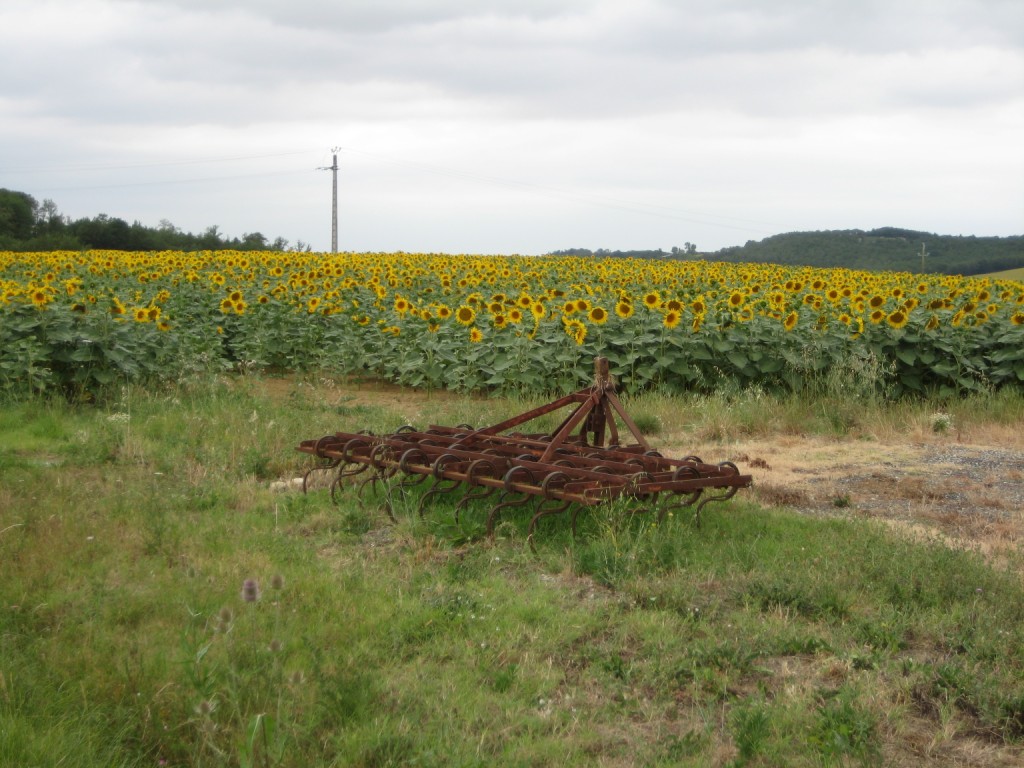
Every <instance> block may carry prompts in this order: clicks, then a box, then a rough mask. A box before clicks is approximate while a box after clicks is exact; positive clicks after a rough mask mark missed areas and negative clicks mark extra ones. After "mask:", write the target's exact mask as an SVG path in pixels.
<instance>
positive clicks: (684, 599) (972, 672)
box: [0, 378, 1024, 767]
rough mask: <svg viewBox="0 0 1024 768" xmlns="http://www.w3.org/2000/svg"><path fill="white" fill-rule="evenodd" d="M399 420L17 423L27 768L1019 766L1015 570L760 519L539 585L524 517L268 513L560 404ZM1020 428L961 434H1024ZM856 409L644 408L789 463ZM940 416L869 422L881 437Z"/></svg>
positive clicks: (386, 408)
mask: <svg viewBox="0 0 1024 768" xmlns="http://www.w3.org/2000/svg"><path fill="white" fill-rule="evenodd" d="M364 386H366V387H368V388H370V389H372V388H373V386H374V385H372V384H367V385H364ZM393 394H394V396H393V397H392V396H391V395H390V394H389V396H388V397H386V398H380V403H381V404H371V405H367V404H365V403H363V402H361V401H360V399H359V398H356V397H353V396H352V388H351V387H349V388H346V387H345V386H339V385H338V384H337V383H336V382H332V381H329V380H326V379H316V380H314V379H309V380H300V379H293V380H288V381H285V382H280V381H278V382H270V383H268V382H266V381H263V380H260V379H256V378H252V379H249V378H240V379H232V380H226V379H220V380H217V381H213V382H207V381H201V382H197V383H194V384H190V385H181V386H178V387H174V388H170V389H166V390H161V391H145V390H142V389H136V388H126V389H124V390H121V391H120V392H119V393H117V392H115V394H114V396H113V397H112V398H111V399H110V400H109V401H105V404H104V405H99V406H91V407H72V406H68V405H66V404H64V403H62V402H60V401H48V400H30V401H27V402H25V401H22V402H18V403H7V404H5V405H2V406H0V435H2V436H3V440H2V441H0V765H11V766H15V765H18V766H37V765H38V766H50V765H62V766H83V767H84V766H97V765H102V766H222V765H238V766H320V765H337V766H389V765H394V766H399V765H426V766H477V765H479V766H484V765H488V766H491V765H514V766H545V765H559V766H593V765H599V766H632V765H651V766H658V765H662V766H670V765H671V766H678V765H683V766H686V765H690V766H709V765H710V766H716V765H717V766H745V765H747V766H776V765H787V766H819V765H868V766H871V765H906V766H916V765H922V764H928V765H939V766H955V765H978V766H1003V765H1006V766H1009V765H1017V764H1019V761H1020V760H1021V759H1024V752H1022V750H1021V744H1022V742H1024V672H1022V668H1024V623H1022V619H1024V586H1022V582H1021V578H1020V577H1021V573H1022V572H1024V569H1022V565H1024V562H1022V560H1021V558H1020V553H1019V552H1016V553H1010V554H1009V555H1008V556H1006V557H1003V558H1001V559H1000V562H999V563H998V564H995V563H993V562H988V561H986V560H985V559H984V558H983V557H982V556H981V555H980V554H979V553H977V552H972V551H970V549H952V548H949V547H947V546H945V545H944V544H943V543H941V542H940V541H939V540H938V539H934V540H930V539H927V538H921V537H914V538H906V537H901V536H898V535H896V534H894V533H892V532H891V531H890V530H889V529H887V528H884V527H883V526H881V525H880V524H877V523H874V522H871V521H869V520H863V519H858V518H857V517H856V516H855V515H844V514H842V512H843V510H838V509H837V510H836V514H834V515H830V516H809V515H805V514H800V513H797V512H795V511H792V510H787V509H784V508H782V509H770V510H768V509H763V508H760V507H758V506H757V505H756V504H755V503H754V502H753V501H752V498H753V496H752V495H751V494H747V493H741V494H740V495H739V496H738V497H737V498H736V499H735V500H733V501H732V502H729V503H728V504H725V505H719V506H717V507H716V506H711V507H709V508H708V509H707V510H706V511H705V514H704V519H703V524H702V526H701V527H699V528H697V527H694V526H693V525H692V523H691V522H690V521H689V520H688V519H686V518H685V517H683V516H680V515H678V514H677V516H676V517H675V518H673V519H671V520H669V521H667V523H666V524H665V525H662V526H655V525H653V524H652V521H651V519H650V518H648V517H645V516H643V515H630V514H628V511H627V510H626V509H624V508H622V507H615V506H613V507H609V508H605V509H601V510H599V511H595V512H593V513H589V514H587V515H585V516H584V517H583V521H584V522H583V525H582V529H581V531H580V535H579V536H578V537H577V538H576V539H573V538H572V537H571V535H570V532H569V530H568V525H567V524H566V523H565V522H564V521H562V520H561V519H558V518H556V519H555V520H554V521H552V522H551V523H550V524H549V525H548V526H546V527H545V528H544V530H543V531H541V534H540V535H539V536H538V541H537V552H536V554H534V553H532V552H531V551H530V549H529V547H527V546H526V545H525V542H524V534H525V527H526V521H525V518H523V519H517V518H515V517H507V518H506V519H505V521H504V522H503V523H502V525H501V526H500V528H499V531H498V535H497V537H496V539H495V540H494V541H487V540H485V539H481V538H480V536H479V534H480V532H481V527H482V520H483V517H484V515H485V513H486V510H487V506H486V505H482V506H479V507H475V508H471V509H470V510H469V512H468V513H467V514H465V515H463V516H462V517H461V518H460V520H459V522H456V521H455V519H454V517H453V514H452V506H453V504H454V501H453V500H451V499H444V500H441V501H439V502H438V503H437V504H435V505H433V506H431V507H430V508H429V509H428V510H427V513H426V514H425V516H424V517H423V518H422V519H421V518H420V517H419V516H418V515H417V514H416V512H415V509H416V504H417V497H416V496H415V495H411V496H402V495H400V494H397V493H396V494H394V495H393V496H392V501H393V503H394V506H395V511H396V516H397V522H396V523H391V522H390V521H389V520H388V518H387V516H386V515H384V514H383V513H382V512H381V511H380V509H379V507H380V504H381V502H382V501H383V496H382V495H381V494H382V492H379V491H378V493H377V495H374V494H373V493H372V492H370V491H369V489H367V491H366V492H365V493H364V494H363V496H362V498H360V497H359V496H358V495H357V494H356V493H355V491H354V489H350V490H348V491H346V492H345V493H343V494H341V496H340V497H339V503H338V504H337V505H335V504H333V503H332V502H331V500H330V498H329V496H328V494H327V492H326V491H325V490H314V491H313V492H311V493H309V494H308V495H302V494H300V493H295V492H286V493H275V492H274V491H272V490H271V485H272V483H274V482H275V481H278V480H280V479H282V478H283V479H288V478H291V477H294V476H295V475H296V474H298V473H299V472H300V470H301V469H302V467H304V466H305V465H306V457H304V456H303V455H301V454H299V453H297V452H295V451H294V446H295V445H296V444H297V443H298V442H299V440H301V439H304V438H310V437H317V436H319V435H321V434H326V433H330V432H333V431H335V430H339V429H345V430H352V431H354V430H358V429H361V428H369V429H372V430H375V431H378V432H379V431H386V430H391V429H393V428H395V427H396V426H398V425H399V424H402V423H405V422H407V421H414V422H416V423H418V424H421V425H423V424H426V423H431V422H432V423H452V424H454V423H459V422H463V421H468V422H471V423H477V424H480V423H488V422H490V423H493V422H496V421H498V420H499V419H500V418H502V417H504V416H509V415H512V414H514V413H518V412H520V411H522V410H524V409H525V408H526V407H529V406H530V405H532V403H530V402H527V401H518V400H505V399H484V398H469V397H453V396H449V395H446V394H444V393H435V394H433V395H430V396H417V398H416V399H415V401H413V400H412V399H411V398H403V396H402V394H401V392H400V391H399V392H397V393H393ZM1001 402H1002V404H1001V405H998V407H999V408H1002V409H1003V410H1001V411H1000V410H994V409H995V408H996V407H997V406H993V405H991V404H988V405H986V404H985V401H983V400H982V399H978V400H976V401H972V402H964V403H961V404H960V405H959V406H958V410H957V411H956V413H955V416H954V418H955V419H956V420H957V422H958V423H959V424H963V425H965V426H966V425H969V424H970V420H971V419H974V420H975V422H976V423H979V424H980V423H981V422H984V421H985V420H991V421H992V422H1000V421H1006V420H1007V418H1011V417H1012V418H1017V416H1015V415H1013V414H1019V413H1020V408H1021V402H1020V398H1019V396H1017V398H1016V399H1012V398H1007V397H1004V398H1003V400H1002V401H1001ZM386 403H390V404H386ZM842 405H843V404H842V403H841V402H839V401H835V402H830V401H827V400H822V401H818V402H807V401H806V400H800V399H797V398H792V399H787V400H775V399H772V398H769V397H767V396H765V395H763V394H761V393H748V394H735V395H734V396H732V397H731V398H717V399H716V398H713V397H710V398H709V397H707V396H704V397H702V398H701V399H700V400H699V402H698V401H697V400H696V399H686V398H668V397H658V396H652V395H648V396H645V397H644V398H642V399H640V400H632V401H630V400H627V407H628V408H630V409H631V411H632V412H633V413H634V414H635V415H637V416H638V417H639V420H640V421H641V422H642V423H645V424H647V425H648V428H649V429H651V430H652V431H653V432H654V433H655V434H653V435H652V439H653V440H655V442H656V441H657V427H656V425H657V424H658V423H659V422H664V421H665V420H666V419H667V418H669V417H670V416H671V415H672V414H680V413H685V414H686V418H685V422H686V423H685V430H688V434H692V435H697V434H702V435H707V434H712V433H715V432H717V431H719V430H721V429H723V428H724V429H729V428H739V427H738V426H737V425H739V424H743V429H747V430H761V431H762V432H764V433H765V434H772V433H773V431H774V430H779V429H782V430H789V431H790V434H792V433H793V430H795V429H796V427H795V426H794V425H799V429H802V430H805V431H810V432H829V431H834V430H835V429H836V422H835V420H834V418H830V414H834V413H835V412H836V410H837V409H839V408H840V407H842ZM943 407H945V408H947V409H949V408H950V406H949V404H948V403H947V404H943ZM913 409H916V412H915V413H916V414H917V415H916V416H915V415H914V414H913V413H909V411H911V410H913ZM935 409H936V405H935V404H934V403H928V402H923V403H920V404H918V405H912V404H908V403H901V404H898V405H886V404H885V403H874V404H871V405H870V406H867V407H862V408H860V409H859V411H858V416H857V418H859V419H860V428H862V429H864V430H865V431H870V430H871V429H872V427H873V426H878V427H879V429H878V431H879V432H880V433H882V432H885V430H886V429H896V428H898V427H897V426H896V425H899V424H904V423H906V422H908V421H912V420H913V419H914V418H917V417H921V418H922V419H927V414H929V413H930V412H932V411H934V410H935ZM1011 415H1013V416H1011ZM678 418H682V417H678ZM744 419H745V420H746V421H745V422H744V421H742V420H744ZM723 425H724V426H723ZM880 449H881V450H884V446H880ZM708 458H710V457H708Z"/></svg>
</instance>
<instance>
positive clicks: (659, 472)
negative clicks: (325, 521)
mask: <svg viewBox="0 0 1024 768" xmlns="http://www.w3.org/2000/svg"><path fill="white" fill-rule="evenodd" d="M595 374H596V375H595V380H594V384H593V385H592V386H591V387H588V388H586V389H582V390H580V391H578V392H575V393H573V394H571V395H567V396H565V397H562V398H559V399H558V400H554V401H552V402H550V403H548V404H547V405H544V406H541V407H539V408H535V409H533V410H531V411H527V412H525V413H522V414H520V415H518V416H515V417H513V418H511V419H508V420H506V421H503V422H500V423H498V424H495V425H493V426H490V427H485V428H483V429H474V428H473V427H471V426H469V425H466V424H461V425H459V426H456V427H441V426H430V427H428V428H427V429H426V431H423V432H420V431H417V430H416V429H415V428H414V427H411V426H405V427H402V428H400V429H398V430H397V431H396V432H394V433H392V434H387V435H374V434H370V433H362V432H360V433H347V432H338V433H336V434H333V435H327V436H325V437H321V438H319V439H317V440H305V441H303V442H302V443H301V444H300V445H299V446H298V450H299V451H302V452H304V453H308V454H311V455H313V456H316V457H317V458H319V459H321V460H323V462H324V463H323V464H321V465H320V466H317V467H314V468H312V469H310V470H309V471H308V472H307V473H306V476H305V477H304V478H303V489H304V490H305V488H306V480H307V479H308V477H309V474H310V473H311V472H315V471H334V472H335V473H336V474H335V477H334V479H333V481H332V483H331V497H332V498H334V496H335V493H336V491H337V490H338V489H339V488H340V487H341V486H342V485H343V484H345V483H347V482H350V478H354V477H356V476H357V475H361V474H364V473H366V477H365V478H362V482H361V484H360V486H359V491H358V492H359V493H362V490H363V488H365V486H366V485H371V486H376V484H377V483H378V482H380V483H382V484H383V485H384V487H385V488H386V489H387V490H388V492H389V495H388V498H389V500H390V490H391V488H392V486H393V485H395V484H397V486H398V487H401V488H406V487H409V486H412V485H418V484H420V483H422V482H425V481H430V483H431V484H430V487H429V488H428V490H427V491H426V492H425V493H423V494H422V496H421V497H420V502H419V513H420V514H421V515H422V514H423V513H424V509H425V507H426V505H427V504H428V503H430V501H431V500H432V499H434V498H436V497H437V496H438V495H440V494H445V493H453V492H456V491H457V490H458V489H459V488H464V491H463V495H462V497H461V498H460V499H459V501H458V502H457V503H456V505H455V516H456V520H457V519H458V515H459V512H460V511H461V510H463V509H464V508H465V507H466V505H467V504H469V503H470V502H471V501H474V500H476V499H482V498H485V497H490V496H494V495H495V494H496V495H497V496H496V499H497V500H496V502H495V503H494V505H493V506H492V507H491V509H490V512H489V513H488V515H487V534H488V536H493V534H494V527H495V523H496V521H497V520H498V518H499V516H500V515H501V514H502V512H505V511H506V510H512V509H516V508H522V507H526V506H527V505H529V504H530V502H531V501H532V502H533V505H534V506H533V514H532V517H531V519H530V524H529V529H528V538H529V540H530V542H531V544H532V542H533V534H534V531H535V529H536V527H537V523H538V521H539V520H541V519H542V518H544V517H548V516H550V515H556V514H560V513H562V512H565V511H566V510H568V509H569V508H570V507H573V511H572V515H571V525H572V530H573V533H574V534H575V532H576V517H577V515H578V514H579V512H580V510H581V509H584V508H588V507H593V506H595V505H598V504H602V503H607V502H610V501H612V500H615V499H620V498H624V499H635V500H638V501H639V502H640V509H642V510H648V511H653V512H654V513H655V514H656V515H657V516H658V520H659V521H661V520H662V519H664V518H665V516H666V515H667V514H668V513H669V512H670V511H672V510H674V509H681V508H686V507H690V506H692V505H694V504H696V507H695V508H694V519H695V521H697V522H698V523H699V521H700V513H701V510H702V509H703V508H704V506H705V505H707V504H709V503H711V502H714V501H725V500H727V499H730V498H732V497H733V496H734V495H735V494H736V492H737V491H738V490H739V489H740V488H745V487H747V486H749V485H750V482H751V477H750V475H744V474H741V473H740V471H739V469H738V468H737V467H736V465H735V464H733V463H732V462H728V461H725V462H722V463H720V464H707V463H705V462H703V461H702V460H701V459H699V458H697V457H696V456H687V457H685V458H682V459H670V458H666V457H665V456H662V455H661V454H660V453H658V452H657V451H654V450H651V447H650V446H649V445H648V443H647V441H646V440H645V439H644V437H643V435H641V434H640V430H639V429H638V428H637V426H636V424H634V422H633V421H632V419H630V417H629V415H628V414H627V413H626V411H625V410H624V408H623V407H622V403H621V402H620V401H619V399H618V398H617V397H616V395H615V392H614V384H613V382H612V379H611V378H610V376H609V375H608V361H607V360H606V359H605V358H601V357H599V358H597V359H596V361H595ZM572 405H575V406H576V408H574V409H573V410H572V412H571V413H570V414H569V415H568V416H567V417H565V419H564V420H563V421H562V422H561V424H559V425H558V427H556V428H555V429H554V430H553V431H552V432H550V433H542V434H530V433H524V432H520V431H510V430H515V429H516V428H517V427H520V426H522V425H524V424H526V423H527V422H530V421H532V420H533V419H536V418H537V417H539V416H542V415H544V414H547V413H551V412H553V411H557V410H560V409H563V408H566V407H568V406H572ZM616 416H617V417H618V419H619V420H621V422H622V423H623V424H624V425H625V427H626V429H628V431H629V433H630V434H631V435H632V438H633V439H634V440H635V443H631V444H629V445H621V444H620V442H619V431H618V428H617V426H616ZM574 433H575V434H574ZM400 473H401V475H402V477H401V479H398V480H395V479H394V478H395V477H396V476H397V475H399V474H400ZM713 491H718V493H714V492H713ZM387 509H388V513H389V514H392V512H391V505H390V503H388V505H387Z"/></svg>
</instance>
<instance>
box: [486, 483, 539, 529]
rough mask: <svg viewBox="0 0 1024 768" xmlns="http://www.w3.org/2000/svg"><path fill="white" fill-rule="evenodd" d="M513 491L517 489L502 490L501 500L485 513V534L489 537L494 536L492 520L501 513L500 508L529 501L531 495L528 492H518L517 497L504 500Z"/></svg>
mask: <svg viewBox="0 0 1024 768" xmlns="http://www.w3.org/2000/svg"><path fill="white" fill-rule="evenodd" d="M514 493H518V491H503V492H502V494H501V500H499V501H498V503H497V504H495V505H494V506H493V507H491V510H490V512H488V513H487V536H488V537H489V538H492V539H493V538H494V521H495V520H497V519H498V515H500V514H501V511H502V510H504V509H511V508H512V507H521V506H523V505H524V504H528V503H529V502H530V498H531V497H530V494H528V493H520V494H519V498H517V499H508V500H504V499H505V497H506V496H508V495H510V494H514Z"/></svg>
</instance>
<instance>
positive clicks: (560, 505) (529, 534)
mask: <svg viewBox="0 0 1024 768" xmlns="http://www.w3.org/2000/svg"><path fill="white" fill-rule="evenodd" d="M552 501H557V504H556V505H555V506H553V507H550V508H547V509H545V508H544V505H545V504H547V503H548V502H552ZM570 504H572V501H570V500H569V499H560V500H559V499H547V498H545V499H539V500H538V504H537V507H536V511H535V513H534V515H533V519H532V520H530V527H529V528H527V531H526V541H527V542H528V543H529V545H530V549H531V550H532V551H533V553H534V554H536V553H537V546H536V544H535V543H534V541H533V532H534V529H535V528H536V527H537V521H538V520H540V519H541V518H542V517H548V516H549V515H558V514H561V513H562V512H564V511H565V510H567V509H568V508H569V505H570Z"/></svg>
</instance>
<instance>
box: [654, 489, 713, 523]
mask: <svg viewBox="0 0 1024 768" xmlns="http://www.w3.org/2000/svg"><path fill="white" fill-rule="evenodd" d="M703 493H704V489H703V488H698V489H697V490H695V491H691V492H690V493H688V494H687V495H686V498H685V499H684V500H682V501H676V502H672V501H664V502H663V503H662V504H660V505H658V522H659V523H661V522H663V521H664V520H665V517H666V516H667V515H668V514H669V513H670V512H674V511H675V510H677V509H686V508H687V507H690V506H693V503H694V502H695V501H697V499H699V498H700V497H701V494H703ZM677 495H679V496H681V495H682V494H677Z"/></svg>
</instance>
